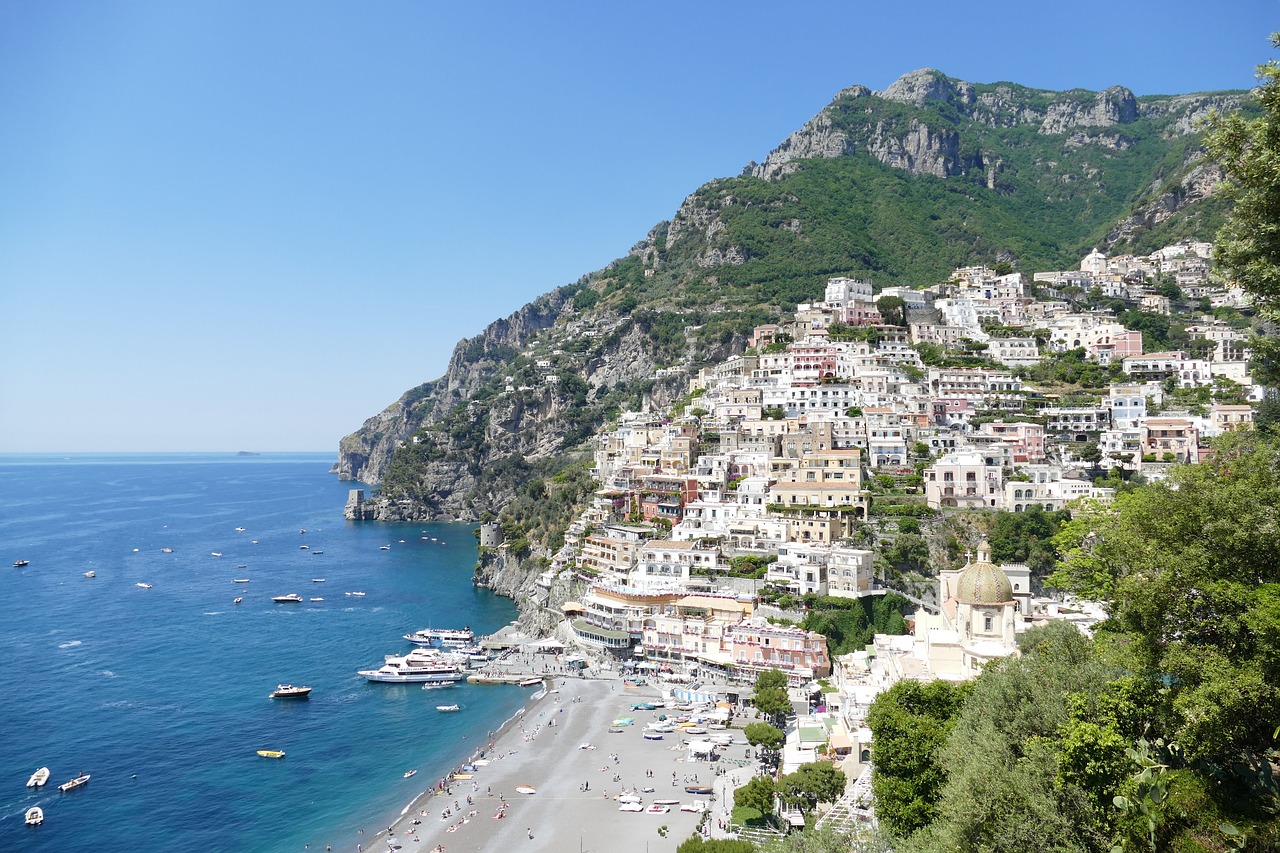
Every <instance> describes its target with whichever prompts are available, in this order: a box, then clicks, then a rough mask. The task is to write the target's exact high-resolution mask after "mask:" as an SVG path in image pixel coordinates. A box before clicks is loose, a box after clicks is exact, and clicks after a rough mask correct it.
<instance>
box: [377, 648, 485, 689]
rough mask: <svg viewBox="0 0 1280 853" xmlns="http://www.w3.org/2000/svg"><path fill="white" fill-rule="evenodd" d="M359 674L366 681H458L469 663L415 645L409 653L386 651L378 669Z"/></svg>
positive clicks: (392, 682)
mask: <svg viewBox="0 0 1280 853" xmlns="http://www.w3.org/2000/svg"><path fill="white" fill-rule="evenodd" d="M357 674H358V675H361V676H363V677H364V678H365V680H366V681H377V682H385V683H391V684H413V683H428V682H442V681H458V680H460V679H462V678H465V677H466V674H467V667H466V663H465V662H459V661H456V660H453V659H451V658H449V657H446V656H445V655H444V654H442V653H441V652H438V651H436V650H434V649H415V650H414V651H412V652H410V653H409V654H407V655H387V656H386V659H385V661H384V663H383V664H382V666H381V667H379V668H378V669H362V670H359V671H358V672H357Z"/></svg>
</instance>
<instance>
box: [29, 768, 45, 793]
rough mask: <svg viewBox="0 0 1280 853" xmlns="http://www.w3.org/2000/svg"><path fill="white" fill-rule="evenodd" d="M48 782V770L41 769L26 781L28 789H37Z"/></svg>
mask: <svg viewBox="0 0 1280 853" xmlns="http://www.w3.org/2000/svg"><path fill="white" fill-rule="evenodd" d="M48 781H49V768H48V767H41V768H40V769H39V770H37V771H36V772H35V773H32V774H31V778H30V779H28V780H27V787H28V788H39V787H41V786H42V785H44V783H45V782H48Z"/></svg>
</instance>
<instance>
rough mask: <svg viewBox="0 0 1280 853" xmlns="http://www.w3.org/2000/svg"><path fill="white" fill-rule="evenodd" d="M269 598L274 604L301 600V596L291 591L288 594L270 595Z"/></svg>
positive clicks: (295, 602) (293, 602) (292, 602)
mask: <svg viewBox="0 0 1280 853" xmlns="http://www.w3.org/2000/svg"><path fill="white" fill-rule="evenodd" d="M271 600H272V601H274V602H275V603H276V604H297V603H298V602H299V601H302V596H300V595H298V594H297V593H296V592H291V593H289V594H288V595H275V596H272V597H271Z"/></svg>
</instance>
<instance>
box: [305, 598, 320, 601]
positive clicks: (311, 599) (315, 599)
mask: <svg viewBox="0 0 1280 853" xmlns="http://www.w3.org/2000/svg"><path fill="white" fill-rule="evenodd" d="M307 600H308V601H313V602H314V601H324V599H323V598H310V599H307Z"/></svg>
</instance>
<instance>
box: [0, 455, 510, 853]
mask: <svg viewBox="0 0 1280 853" xmlns="http://www.w3.org/2000/svg"><path fill="white" fill-rule="evenodd" d="M332 458H333V457H332V456H331V455H329V454H264V455H262V456H251V457H237V456H232V455H199V454H190V455H167V454H166V455H154V456H151V455H119V456H116V455H106V456H71V457H62V456H27V455H23V456H4V455H0V595H2V596H3V601H4V604H3V609H2V610H0V662H2V663H3V667H2V668H0V673H2V676H0V677H3V683H4V690H3V691H0V726H2V727H3V732H4V736H3V737H2V738H0V850H33V851H38V850H55V849H57V850H77V849H94V850H98V851H117V850H119V851H136V850H156V849H161V848H169V849H172V848H175V847H177V848H179V849H202V850H227V851H286V850H289V851H293V850H302V849H303V848H304V845H310V848H311V849H312V850H317V849H318V850H323V849H324V846H325V845H326V844H332V845H333V849H334V850H354V849H355V846H356V843H357V842H358V841H362V840H364V839H363V838H362V837H360V836H359V835H358V833H357V830H358V829H360V828H363V829H365V830H366V832H367V833H368V834H370V835H371V834H372V832H373V831H374V830H375V829H377V828H378V827H379V826H384V827H385V826H386V825H387V823H388V821H389V818H390V816H391V815H393V814H395V813H397V812H399V810H400V809H401V808H403V806H404V805H405V804H406V803H408V801H409V800H410V799H411V798H412V797H413V796H414V795H415V794H417V793H418V792H420V791H422V790H423V789H425V788H426V787H428V786H430V785H431V784H433V783H434V781H435V780H436V779H437V778H438V777H439V776H440V775H441V774H443V773H444V772H446V771H447V770H448V769H449V768H451V767H453V766H455V765H456V764H457V763H459V762H460V760H462V759H464V758H465V757H466V756H467V755H469V754H470V752H471V751H472V749H473V747H474V746H478V745H480V744H481V741H482V740H483V738H484V736H485V733H486V732H487V731H489V730H491V729H496V728H497V727H498V726H499V725H500V724H501V722H502V721H503V720H504V719H506V718H507V717H509V716H510V715H511V714H512V713H513V712H514V711H515V710H516V708H518V707H519V706H520V705H521V703H522V702H523V701H524V699H525V698H526V696H527V694H528V693H529V690H527V689H521V688H516V687H493V686H479V685H476V686H468V685H459V686H456V687H453V688H449V689H448V690H447V691H424V690H421V689H420V688H419V686H418V685H389V684H367V683H366V682H365V681H364V680H363V679H361V678H359V677H358V676H357V675H356V674H355V671H356V670H357V669H364V668H369V667H375V666H377V665H379V664H380V663H381V661H382V658H383V656H384V655H386V654H392V653H398V652H402V651H405V650H407V649H408V648H410V646H408V644H406V643H405V642H404V641H403V640H401V639H400V637H401V635H402V634H404V633H406V632H408V631H410V630H412V629H415V628H422V627H427V626H435V627H455V626H456V627H461V626H462V625H470V626H471V627H472V628H473V629H475V630H476V632H477V633H481V632H484V633H488V632H491V631H493V630H495V629H497V628H499V627H501V626H502V625H504V624H506V623H507V622H509V621H510V620H511V619H513V618H515V615H516V612H515V608H514V606H513V604H512V602H511V601H510V600H508V599H505V598H500V597H497V596H494V595H492V594H491V593H489V592H487V591H485V590H478V589H475V588H474V587H473V586H472V585H471V571H472V566H473V564H474V562H475V539H474V537H473V536H472V533H471V526H470V525H465V524H376V523H353V522H348V521H345V520H344V519H343V518H342V505H343V502H344V501H345V498H346V493H347V489H348V488H349V487H350V486H351V484H349V483H340V482H338V481H337V479H336V478H335V477H334V476H333V475H331V474H329V473H327V472H328V468H329V466H330V464H331V463H332ZM237 527H243V528H245V529H244V531H243V532H237V531H236V528H237ZM300 530H305V531H306V533H305V534H304V533H300V532H299V531H300ZM424 537H425V538H424ZM431 537H435V540H436V541H432V539H431ZM254 539H256V540H258V543H259V544H257V545H254V544H251V543H252V540H254ZM399 540H404V542H403V544H401V543H400V541H399ZM383 544H390V545H391V546H392V547H391V550H390V551H382V550H379V546H380V545H383ZM300 545H308V546H309V548H308V549H305V550H304V549H302V548H300V547H299V546H300ZM162 548H171V549H173V553H169V554H166V553H163V552H162V551H161V549H162ZM134 549H137V550H136V551H135V550H134ZM215 551H216V552H220V553H221V554H222V555H223V556H221V557H214V556H211V554H212V552H215ZM321 552H323V553H321ZM19 559H25V560H30V561H31V563H30V565H29V566H27V567H25V568H9V566H10V565H11V564H12V563H13V562H14V561H15V560H19ZM238 566H244V568H238ZM89 570H93V571H94V572H96V575H97V576H96V577H95V578H93V579H87V578H85V577H84V576H83V575H84V572H86V571H89ZM239 577H247V578H249V579H250V582H249V583H247V584H235V583H232V579H233V578H239ZM312 578H324V579H325V581H324V582H323V583H314V582H312ZM138 583H150V584H152V588H150V589H143V588H139V587H138V586H136V584H138ZM352 591H361V592H364V593H365V595H364V596H363V597H354V596H347V595H344V593H345V592H352ZM290 592H296V593H298V594H299V595H301V596H303V597H304V598H311V597H312V596H317V597H323V598H324V599H325V600H324V601H323V602H321V603H310V602H308V603H304V604H292V605H279V604H274V603H272V602H271V600H270V598H271V596H275V595H282V594H285V593H290ZM236 596H241V597H243V598H244V602H243V603H242V604H239V605H235V604H233V603H232V600H233V599H234V598H235V597H236ZM279 682H292V683H294V684H307V685H310V686H311V687H313V688H314V691H313V693H312V698H311V699H309V700H307V701H294V702H289V701H272V700H269V699H268V698H267V694H268V693H269V692H270V691H271V690H272V689H273V688H274V687H275V685H276V684H277V683H279ZM442 696H447V697H448V698H449V701H450V702H455V701H456V702H458V703H459V704H461V705H462V706H463V710H464V713H462V714H440V713H437V712H436V711H435V706H436V705H437V704H440V701H441V697H442ZM265 748H270V749H283V750H285V751H286V753H287V756H286V758H285V759H284V760H280V761H274V760H270V759H264V758H259V757H258V756H257V755H256V754H255V750H258V749H265ZM40 766H48V767H49V768H50V770H51V771H52V777H51V779H50V780H49V784H48V785H46V786H45V787H44V788H43V789H41V790H39V791H38V792H35V791H34V789H28V788H26V787H24V786H25V783H26V780H27V777H28V776H29V775H30V774H31V773H32V772H33V771H34V770H35V769H36V768H37V767H40ZM409 769H417V770H418V771H419V772H418V775H417V776H415V777H414V778H412V779H407V780H406V779H404V778H403V773H404V771H406V770H409ZM78 771H84V772H86V773H89V774H91V775H92V777H93V778H92V781H91V782H90V783H89V784H88V785H86V786H85V787H84V788H82V789H80V790H78V791H74V792H71V793H67V794H60V793H59V792H58V790H57V787H56V786H57V784H59V783H61V782H64V781H66V780H68V779H70V778H72V777H73V776H75V775H76V773H77V772H78ZM31 805H40V806H42V807H43V808H44V811H45V823H44V825H43V826H41V827H37V828H29V827H26V826H24V825H23V821H22V815H23V813H24V812H25V811H26V809H27V808H28V807H29V806H31Z"/></svg>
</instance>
